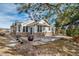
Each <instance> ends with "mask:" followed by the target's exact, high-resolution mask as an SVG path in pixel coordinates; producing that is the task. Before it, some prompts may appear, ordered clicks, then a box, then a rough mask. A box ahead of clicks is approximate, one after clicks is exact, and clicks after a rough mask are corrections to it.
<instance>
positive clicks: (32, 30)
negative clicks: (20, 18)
mask: <svg viewBox="0 0 79 59" xmlns="http://www.w3.org/2000/svg"><path fill="white" fill-rule="evenodd" d="M10 29H11V33H16V34H17V33H19V34H22V35H24V36H26V35H28V34H34V35H36V36H52V35H53V33H55V31H54V27H52V26H51V25H50V24H49V23H48V22H47V21H46V20H40V21H35V20H27V21H25V22H15V23H13V24H12V25H11V27H10Z"/></svg>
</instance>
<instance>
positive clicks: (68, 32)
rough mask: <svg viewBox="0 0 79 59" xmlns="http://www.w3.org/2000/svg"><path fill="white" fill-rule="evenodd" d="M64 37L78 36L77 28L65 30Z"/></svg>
mask: <svg viewBox="0 0 79 59" xmlns="http://www.w3.org/2000/svg"><path fill="white" fill-rule="evenodd" d="M66 35H68V36H77V35H79V28H75V29H67V30H66Z"/></svg>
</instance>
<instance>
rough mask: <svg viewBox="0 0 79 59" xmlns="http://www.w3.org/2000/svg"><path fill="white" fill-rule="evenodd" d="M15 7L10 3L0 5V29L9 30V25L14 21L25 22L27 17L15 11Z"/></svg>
mask: <svg viewBox="0 0 79 59" xmlns="http://www.w3.org/2000/svg"><path fill="white" fill-rule="evenodd" d="M17 7H18V6H17V5H15V4H12V3H10V4H3V3H0V28H10V26H11V24H12V23H13V22H15V20H19V21H25V20H26V18H27V17H28V15H27V14H25V13H21V14H19V13H18V11H17Z"/></svg>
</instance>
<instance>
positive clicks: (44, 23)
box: [39, 20, 50, 26]
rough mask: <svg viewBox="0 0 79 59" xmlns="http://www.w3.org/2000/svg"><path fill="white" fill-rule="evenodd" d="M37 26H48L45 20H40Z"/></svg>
mask: <svg viewBox="0 0 79 59" xmlns="http://www.w3.org/2000/svg"><path fill="white" fill-rule="evenodd" d="M39 24H41V25H47V26H50V25H49V24H48V23H47V22H46V21H45V20H40V21H39Z"/></svg>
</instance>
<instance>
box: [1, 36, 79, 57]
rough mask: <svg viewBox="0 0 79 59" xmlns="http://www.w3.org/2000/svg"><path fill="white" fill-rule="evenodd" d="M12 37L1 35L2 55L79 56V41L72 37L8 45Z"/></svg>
mask: <svg viewBox="0 0 79 59" xmlns="http://www.w3.org/2000/svg"><path fill="white" fill-rule="evenodd" d="M11 41H12V40H11V39H9V38H8V37H6V36H0V55H1V56H17V55H21V56H23V55H24V56H40V55H41V56H70V55H71V56H74V55H76V56H78V55H79V43H76V42H74V41H73V40H72V39H63V38H62V39H59V40H55V41H50V42H47V43H46V44H41V45H33V46H32V45H31V44H30V43H26V44H19V43H17V42H14V43H13V44H16V45H15V46H12V47H11V46H8V45H9V44H12V43H11Z"/></svg>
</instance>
